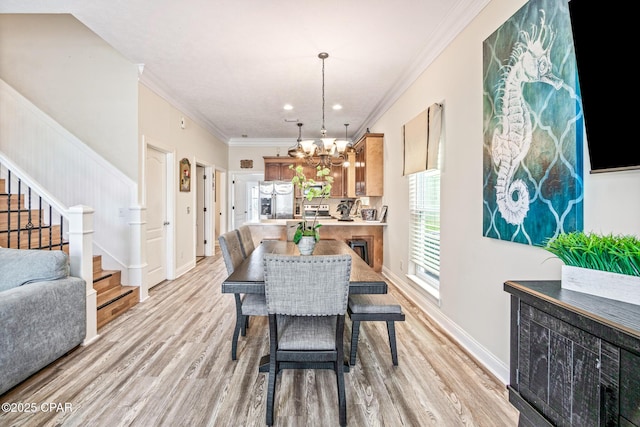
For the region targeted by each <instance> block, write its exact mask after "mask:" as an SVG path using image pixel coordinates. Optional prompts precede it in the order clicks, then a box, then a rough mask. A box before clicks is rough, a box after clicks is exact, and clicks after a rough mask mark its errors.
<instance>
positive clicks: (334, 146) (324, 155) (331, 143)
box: [288, 52, 353, 167]
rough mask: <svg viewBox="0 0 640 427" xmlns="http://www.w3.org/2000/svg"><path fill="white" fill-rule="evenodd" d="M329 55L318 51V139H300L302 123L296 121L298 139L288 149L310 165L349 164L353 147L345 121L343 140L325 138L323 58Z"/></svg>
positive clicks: (290, 154) (293, 155)
mask: <svg viewBox="0 0 640 427" xmlns="http://www.w3.org/2000/svg"><path fill="white" fill-rule="evenodd" d="M328 57H329V54H328V53H326V52H320V53H319V54H318V58H320V59H321V60H322V129H320V140H313V139H307V140H302V138H301V136H302V123H298V124H297V125H298V141H297V144H296V146H295V147H292V148H290V149H289V151H288V153H289V156H291V157H297V158H302V159H304V160H305V162H306V163H307V164H309V165H312V166H323V167H327V166H339V165H343V166H349V162H348V161H347V156H348V154H349V152H350V151H352V150H353V147H351V145H350V144H349V141H348V140H347V127H348V126H349V124H348V123H345V125H344V126H345V132H344V133H345V135H344V140H341V139H340V140H336V138H327V129H326V128H325V126H324V60H325V59H327V58H328Z"/></svg>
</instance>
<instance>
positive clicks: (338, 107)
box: [333, 104, 342, 110]
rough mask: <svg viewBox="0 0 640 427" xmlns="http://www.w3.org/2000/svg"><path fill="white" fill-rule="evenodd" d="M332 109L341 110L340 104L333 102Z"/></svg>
mask: <svg viewBox="0 0 640 427" xmlns="http://www.w3.org/2000/svg"><path fill="white" fill-rule="evenodd" d="M333 109H334V110H342V105H340V104H335V105H334V106H333Z"/></svg>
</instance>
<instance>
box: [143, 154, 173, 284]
mask: <svg viewBox="0 0 640 427" xmlns="http://www.w3.org/2000/svg"><path fill="white" fill-rule="evenodd" d="M146 195H147V284H148V287H149V288H151V287H153V286H155V285H157V284H158V283H160V282H162V281H163V280H165V279H166V278H167V225H169V224H168V221H167V156H166V154H165V153H163V152H161V151H158V150H156V149H154V148H152V147H149V146H147V159H146Z"/></svg>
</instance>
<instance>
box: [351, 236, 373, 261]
mask: <svg viewBox="0 0 640 427" xmlns="http://www.w3.org/2000/svg"><path fill="white" fill-rule="evenodd" d="M349 246H350V247H351V249H353V250H354V251H356V252H359V255H360V258H362V259H363V260H364V262H366V263H367V264H369V246H368V245H367V241H366V240H357V239H353V240H349ZM356 249H357V250H356Z"/></svg>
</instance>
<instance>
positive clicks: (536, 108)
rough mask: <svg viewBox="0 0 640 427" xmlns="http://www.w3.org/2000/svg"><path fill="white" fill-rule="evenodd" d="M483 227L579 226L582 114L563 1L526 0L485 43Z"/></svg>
mask: <svg viewBox="0 0 640 427" xmlns="http://www.w3.org/2000/svg"><path fill="white" fill-rule="evenodd" d="M482 47H483V120H484V125H483V128H484V129H483V130H484V141H483V235H484V236H486V237H491V238H495V239H501V240H508V241H512V242H517V243H522V244H528V245H540V244H544V243H545V241H546V240H547V239H548V238H552V237H554V236H556V235H558V234H559V233H562V232H570V231H575V230H582V228H583V195H584V188H583V174H582V169H583V154H582V149H583V140H584V135H583V129H584V127H583V118H582V109H581V101H580V90H579V85H578V77H577V68H576V60H575V51H574V48H573V37H572V33H571V23H570V19H569V10H568V7H567V2H566V1H558V0H531V1H529V2H528V3H527V4H525V5H524V6H523V7H522V8H521V9H520V10H518V11H517V12H516V13H515V14H514V15H513V16H512V17H511V18H509V20H507V21H506V22H505V23H504V24H503V25H502V26H501V27H500V28H498V29H497V30H496V31H495V32H494V33H493V34H492V35H491V36H489V37H488V38H487V39H486V40H485V41H484V43H483V46H482Z"/></svg>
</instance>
